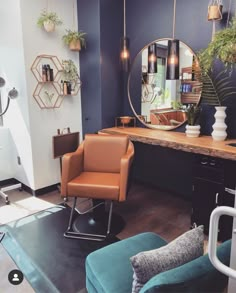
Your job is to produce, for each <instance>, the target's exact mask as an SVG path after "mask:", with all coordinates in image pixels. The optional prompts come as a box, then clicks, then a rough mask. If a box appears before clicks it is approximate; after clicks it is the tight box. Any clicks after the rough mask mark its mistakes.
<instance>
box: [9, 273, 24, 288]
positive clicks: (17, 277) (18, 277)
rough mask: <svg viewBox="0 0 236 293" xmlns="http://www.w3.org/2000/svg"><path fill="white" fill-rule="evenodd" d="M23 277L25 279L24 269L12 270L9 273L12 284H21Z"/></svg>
mask: <svg viewBox="0 0 236 293" xmlns="http://www.w3.org/2000/svg"><path fill="white" fill-rule="evenodd" d="M23 279H24V275H23V273H22V271H19V270H12V271H10V273H9V274H8V281H9V282H10V283H11V284H12V285H19V284H20V283H22V281H23Z"/></svg>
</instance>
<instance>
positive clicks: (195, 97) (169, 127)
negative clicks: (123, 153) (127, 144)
mask: <svg viewBox="0 0 236 293" xmlns="http://www.w3.org/2000/svg"><path fill="white" fill-rule="evenodd" d="M168 40H172V39H171V38H161V39H157V40H155V41H153V42H151V43H149V44H147V45H146V46H145V47H144V48H142V49H141V50H140V51H139V52H138V54H137V55H136V56H135V58H134V60H133V62H132V65H131V69H130V72H129V76H128V83H127V91H128V99H129V104H130V107H131V109H132V111H133V113H134V115H135V117H136V118H137V119H138V120H139V121H140V122H141V123H142V124H143V125H144V126H146V127H148V128H151V129H158V130H173V129H176V128H178V127H180V126H181V125H183V124H184V123H185V122H186V120H187V118H186V116H185V118H184V117H183V118H182V119H183V121H180V122H179V123H178V124H176V125H155V124H151V123H150V121H148V123H147V122H146V121H145V116H146V115H143V114H142V113H141V115H139V114H138V113H137V112H136V110H135V109H134V106H133V103H132V98H131V93H130V85H131V75H132V70H133V68H134V65H135V63H136V62H137V60H138V58H140V54H142V53H143V51H144V50H145V49H147V48H148V47H149V46H150V45H151V44H153V43H158V42H159V43H160V42H161V43H163V42H168ZM180 44H181V45H182V46H184V47H186V50H189V51H190V52H191V54H192V56H193V57H194V60H195V62H196V63H197V62H198V58H197V56H196V54H195V52H194V51H193V50H192V48H190V47H189V46H188V45H187V44H186V43H184V42H182V41H180ZM141 58H142V57H141ZM192 66H193V64H192ZM141 74H143V71H142V69H141ZM142 82H143V80H140V85H141V86H142ZM180 82H181V83H182V84H183V83H184V82H185V83H186V84H187V83H189V84H191V80H190V79H183V76H182V80H180ZM193 82H194V80H193ZM198 88H199V82H198ZM185 94H186V93H185ZM180 95H181V97H182V95H183V93H182V92H180ZM189 96H190V97H191V96H192V99H193V102H188V103H184V104H183V105H186V106H187V105H188V104H196V105H198V104H199V102H200V98H201V92H197V93H192V92H189ZM186 97H187V95H186ZM140 98H141V101H140V102H141V103H142V89H141V97H140ZM185 100H186V101H187V100H188V98H186V99H185ZM189 101H191V99H190V100H189ZM141 108H142V107H141ZM157 110H158V109H157ZM173 110H174V108H173ZM175 110H176V111H180V110H179V109H175ZM171 111H172V110H171V109H170V110H169V113H170V112H171ZM181 111H182V112H184V113H185V111H183V110H181ZM141 112H142V109H141ZM172 112H173V111H172ZM185 115H186V113H185ZM173 121H174V119H173ZM177 122H178V121H177Z"/></svg>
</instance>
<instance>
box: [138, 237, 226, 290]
mask: <svg viewBox="0 0 236 293" xmlns="http://www.w3.org/2000/svg"><path fill="white" fill-rule="evenodd" d="M230 247H231V241H230V240H228V241H226V242H224V243H223V244H221V245H220V247H219V248H218V250H217V251H218V252H217V255H218V257H219V259H220V260H221V261H222V262H223V263H224V264H227V265H228V264H229V261H230ZM227 280H228V278H227V277H226V276H224V275H223V274H222V273H220V272H219V271H217V270H216V268H215V267H214V266H213V265H212V264H211V262H210V259H209V257H208V254H205V255H203V256H201V257H199V258H197V259H194V260H192V261H190V262H188V263H186V264H184V265H182V266H179V267H177V268H174V269H171V270H169V271H166V272H163V273H160V274H158V275H156V276H154V277H153V278H151V279H150V280H149V281H148V282H147V283H146V284H145V285H144V287H143V288H142V289H141V290H140V293H154V292H222V291H223V289H224V288H225V286H226V285H227Z"/></svg>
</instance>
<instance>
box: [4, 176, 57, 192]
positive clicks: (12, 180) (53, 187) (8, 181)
mask: <svg viewBox="0 0 236 293" xmlns="http://www.w3.org/2000/svg"><path fill="white" fill-rule="evenodd" d="M17 183H21V182H20V181H19V180H17V179H15V178H10V179H6V180H1V181H0V188H1V187H3V186H5V185H13V184H17ZM21 184H22V189H23V190H25V191H26V192H28V193H30V194H32V195H33V196H40V195H44V194H46V193H49V192H52V191H55V190H58V186H60V183H57V184H53V185H50V186H46V187H43V188H39V189H36V190H34V189H32V188H31V187H29V186H28V185H26V184H24V183H21Z"/></svg>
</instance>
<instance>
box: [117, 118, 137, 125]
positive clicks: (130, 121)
mask: <svg viewBox="0 0 236 293" xmlns="http://www.w3.org/2000/svg"><path fill="white" fill-rule="evenodd" d="M115 125H116V127H120V126H122V127H135V126H136V118H135V117H131V116H121V117H116V121H115Z"/></svg>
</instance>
